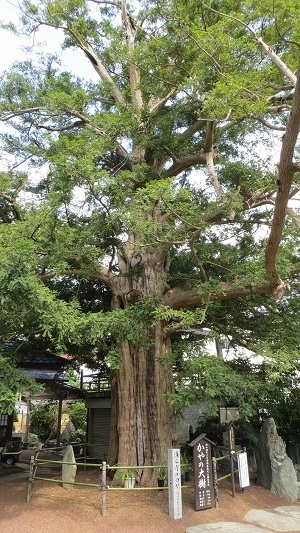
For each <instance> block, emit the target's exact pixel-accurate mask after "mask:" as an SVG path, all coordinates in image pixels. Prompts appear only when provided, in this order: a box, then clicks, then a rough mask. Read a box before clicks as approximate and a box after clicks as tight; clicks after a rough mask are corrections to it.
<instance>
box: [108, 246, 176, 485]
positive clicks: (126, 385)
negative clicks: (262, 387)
mask: <svg viewBox="0 0 300 533" xmlns="http://www.w3.org/2000/svg"><path fill="white" fill-rule="evenodd" d="M145 259H146V261H145ZM144 261H145V262H144ZM142 266H143V276H141V277H139V278H134V276H133V277H131V278H130V277H124V278H123V280H122V299H123V302H124V306H125V307H127V306H129V305H130V302H129V301H128V298H129V296H130V295H131V294H132V292H133V291H135V294H138V295H140V297H147V296H154V295H155V294H162V291H163V289H164V287H165V272H164V257H163V256H161V257H158V256H157V254H155V256H154V255H152V256H147V258H146V257H145V255H144V254H143V260H142ZM119 298H120V292H119ZM150 338H151V341H152V343H151V344H152V345H151V347H150V348H145V347H143V346H140V347H136V346H134V345H132V344H130V343H129V342H128V341H125V342H124V343H123V346H122V354H121V365H120V369H119V370H118V371H116V372H114V374H113V377H112V423H111V435H110V452H109V457H108V462H109V464H116V463H118V464H119V465H133V466H136V465H139V466H141V469H140V474H141V483H142V484H143V485H148V484H151V483H153V482H154V480H155V479H156V472H155V471H153V470H147V469H145V470H143V468H142V466H143V465H152V464H162V462H164V461H166V458H167V449H168V448H171V447H172V446H173V445H174V444H175V443H176V430H175V420H174V417H173V410H172V407H171V406H170V404H169V403H168V398H167V396H168V393H169V392H172V391H173V375H172V365H171V362H170V358H169V355H170V340H169V337H168V335H167V333H166V332H165V330H164V327H163V324H162V323H161V322H159V321H158V322H157V323H156V324H155V326H153V327H152V329H150Z"/></svg>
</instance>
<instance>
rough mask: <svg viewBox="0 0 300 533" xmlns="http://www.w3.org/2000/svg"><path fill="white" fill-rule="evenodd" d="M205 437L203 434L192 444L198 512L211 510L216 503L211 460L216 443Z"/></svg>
mask: <svg viewBox="0 0 300 533" xmlns="http://www.w3.org/2000/svg"><path fill="white" fill-rule="evenodd" d="M205 435H206V434H205V433H202V434H201V435H199V437H197V438H196V439H194V440H193V441H192V442H191V443H190V446H191V447H192V448H193V461H194V476H195V509H196V511H200V510H201V509H209V508H210V507H213V506H214V503H215V497H214V486H213V471H212V459H211V447H212V445H214V443H213V442H212V441H211V440H209V439H207V438H206V437H205Z"/></svg>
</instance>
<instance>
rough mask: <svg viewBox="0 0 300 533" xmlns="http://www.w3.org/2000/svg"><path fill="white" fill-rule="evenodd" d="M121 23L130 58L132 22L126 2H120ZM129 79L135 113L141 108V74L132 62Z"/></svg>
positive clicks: (132, 46) (132, 44)
mask: <svg viewBox="0 0 300 533" xmlns="http://www.w3.org/2000/svg"><path fill="white" fill-rule="evenodd" d="M122 23H123V28H124V32H125V38H126V42H127V46H128V51H129V54H130V56H131V55H132V53H133V52H134V36H133V33H132V21H131V18H130V16H129V13H128V10H127V8H126V0H122ZM129 77H130V87H131V96H132V101H133V107H134V109H135V111H140V110H141V109H142V107H143V97H142V91H141V89H140V80H141V74H140V70H139V68H138V66H137V65H136V64H135V63H133V62H132V61H130V64H129Z"/></svg>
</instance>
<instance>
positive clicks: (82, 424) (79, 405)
mask: <svg viewBox="0 0 300 533" xmlns="http://www.w3.org/2000/svg"><path fill="white" fill-rule="evenodd" d="M68 412H69V416H70V419H71V422H72V424H73V425H74V427H75V431H74V440H79V441H81V442H84V441H85V440H86V426H87V409H86V407H85V404H84V402H82V401H76V402H74V403H72V404H71V405H70V406H69V409H68Z"/></svg>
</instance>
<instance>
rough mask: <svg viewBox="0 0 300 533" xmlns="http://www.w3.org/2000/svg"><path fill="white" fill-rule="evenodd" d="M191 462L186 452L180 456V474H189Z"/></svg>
mask: <svg viewBox="0 0 300 533" xmlns="http://www.w3.org/2000/svg"><path fill="white" fill-rule="evenodd" d="M192 465H193V460H192V458H191V456H190V455H188V454H187V453H186V452H184V453H182V454H181V459H180V469H181V474H185V473H186V472H189V471H190V470H191V468H192Z"/></svg>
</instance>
